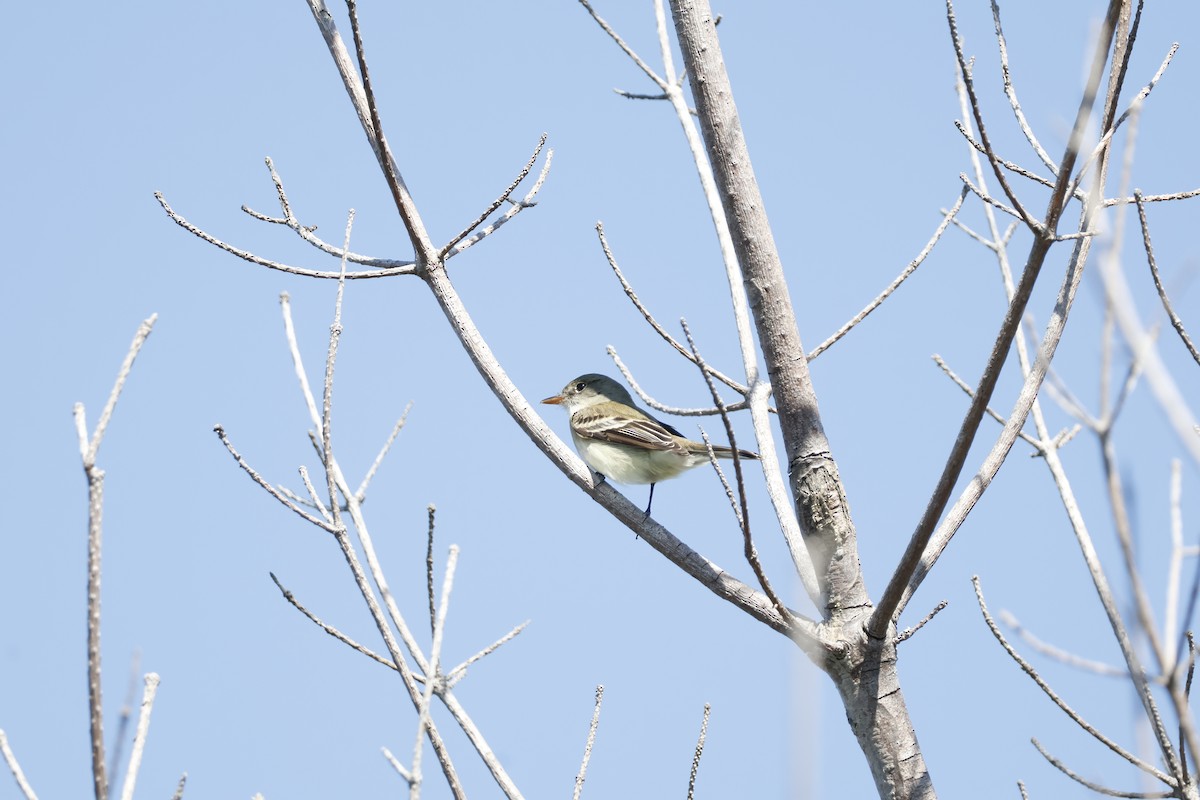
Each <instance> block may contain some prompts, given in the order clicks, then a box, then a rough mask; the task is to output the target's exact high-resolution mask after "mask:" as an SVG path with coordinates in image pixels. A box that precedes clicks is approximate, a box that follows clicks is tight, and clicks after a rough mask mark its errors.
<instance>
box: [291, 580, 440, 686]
mask: <svg viewBox="0 0 1200 800" xmlns="http://www.w3.org/2000/svg"><path fill="white" fill-rule="evenodd" d="M270 575H271V580H272V581H274V582H275V586H277V587H278V588H279V591H280V592H282V593H283V599H284V600H287V601H288V602H289V603H291V604H292V606H294V607H295V609H296V610H297V611H299V612H300V613H301V614H303V615H304V616H306V617H308V618H309V620H311V621H312V622H313V623H314V624H315V625H316V626H317V627H318V628H320V629H321V630H323V631H325V632H326V633H328V634H329V635H330V636H332V637H333V638H335V639H337V640H338V641H339V642H341V643H342V644H345V645H348V646H349V647H350V648H351V649H354V650H357V651H358V652H360V653H362V654H363V655H364V656H366V657H367V658H370V659H372V660H374V661H378V662H379V663H380V664H383V665H384V666H385V667H387V668H389V669H396V664H395V662H393V661H390V660H388V659H387V658H384V657H383V656H381V655H379V654H378V653H376V652H375V651H374V650H372V649H370V648H369V647H367V646H365V645H361V644H359V643H358V642H356V641H354V640H353V639H351V638H350V637H349V636H347V635H346V634H344V633H342V632H341V631H339V630H338V629H337V628H335V627H333V626H332V625H327V624H325V623H324V622H322V621H321V620H320V619H319V618H318V617H317V615H316V614H313V613H312V612H311V611H309V610H308V609H307V608H305V607H304V605H303V604H302V603H301V602H300V601H299V600H297V599H296V595H294V594H292V592H291V590H290V589H287V588H285V587H284V585H283V584H282V583H280V582H279V578H276V577H275V573H274V572H272V573H270ZM418 680H420V679H419V678H418Z"/></svg>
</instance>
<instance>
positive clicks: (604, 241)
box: [581, 0, 750, 395]
mask: <svg viewBox="0 0 1200 800" xmlns="http://www.w3.org/2000/svg"><path fill="white" fill-rule="evenodd" d="M581 2H582V0H581ZM596 235H597V236H599V237H600V249H602V250H603V251H604V258H605V259H607V260H608V266H609V267H611V268H612V271H613V274H614V275H615V276H616V277H617V281H618V282H620V284H621V288H622V289H623V290H624V291H625V295H626V296H627V297H628V298H629V300H630V302H632V303H633V305H634V307H635V308H636V309H637V310H638V311H640V312H641V314H642V316H643V317H644V318H645V320H646V322H647V323H649V324H650V327H651V328H653V329H654V332H655V333H657V334H658V335H659V336H661V337H662V338H663V341H665V342H666V343H667V344H669V345H671V347H673V348H675V350H676V352H678V353H679V354H680V355H682V356H683V357H684V358H686V359H687V360H689V361H691V362H692V363H693V364H695V363H696V359H695V357H693V355H692V354H691V352H690V351H689V350H688V349H687V348H686V347H684V346H683V343H682V342H680V341H679V340H678V339H676V338H675V337H674V336H672V335H671V334H670V333H668V332H667V329H666V328H664V327H663V326H662V325H660V324H659V323H658V320H656V319H655V318H654V315H653V314H651V313H650V309H648V308H646V306H645V305H643V304H642V301H641V300H640V299H638V296H637V292H635V291H634V290H633V286H632V285H630V283H629V281H627V280H626V279H625V275H624V273H622V272H621V268H620V266H618V265H617V258H616V256H614V255H613V252H612V248H610V247H609V246H608V237H606V236H605V235H604V223H603V222H597V223H596ZM706 369H707V370H708V371H709V372H711V373H712V376H713V377H714V378H716V379H717V380H719V381H720V382H721V383H723V384H725V385H726V386H728V387H729V388H731V389H733V390H734V391H736V392H737V393H738V394H742V395H745V394H746V393H747V392H748V391H750V390H749V389H748V388H747V387H746V386H745V385H744V384H741V383H738V382H737V381H735V380H734V379H733V378H730V377H729V376H728V375H726V374H725V373H723V372H721V371H719V370H716V369H713V368H712V367H706Z"/></svg>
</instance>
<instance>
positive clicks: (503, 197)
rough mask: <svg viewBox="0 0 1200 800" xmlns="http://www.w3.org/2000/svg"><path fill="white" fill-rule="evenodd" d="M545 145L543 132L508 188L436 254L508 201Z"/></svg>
mask: <svg viewBox="0 0 1200 800" xmlns="http://www.w3.org/2000/svg"><path fill="white" fill-rule="evenodd" d="M545 146H546V134H544V133H543V134H542V137H541V138H540V139H539V140H538V143H537V147H535V148H533V155H531V156H530V157H529V161H527V162H526V163H525V167H524V168H523V169H522V170H521V171H520V172H519V173H518V174H517V177H516V178H515V179H514V180H513V182H512V183H510V184H509V185H508V188H507V189H505V190H504V192H503V193H502V194H501V195H500V196H499V197H497V198H496V199H495V200H493V201H492V204H491V205H489V206H488V207H487V209H486V210H484V212H483V213H482V214H480V215H479V216H478V217H476V218H475V221H474V222H472V223H471V224H470V225H468V226H467V227H465V228H463V229H462V230H461V231H459V233H458V234H457V235H456V236H454V238H452V239H451V240H450V241H448V242H446V244H444V245H443V246H442V249H441V250H440V251H438V256H439V257H440V258H443V259H444V258H446V254H447V253H449V252H450V250H451V249H453V248H454V245H456V244H458V243H459V242H461V241H462V240H463V239H465V238H466V237H467V236H469V235H470V234H471V231H473V230H475V229H476V228H478V227H479V226H480V225H482V224H483V223H484V221H485V220H486V219H487V218H488V217H490V216H491V215H492V212H493V211H495V210H496V209H497V208H499V207H500V206H502V205H503V204H504V203H505V202H507V201H508V198H509V197H511V196H512V193H513V192H515V191H516V190H517V187H518V186H520V185H521V181H523V180H525V178H526V177H528V176H529V172H530V170H532V169H533V165H534V164H536V163H537V159H538V156H539V155H541V152H542V148H543V147H545Z"/></svg>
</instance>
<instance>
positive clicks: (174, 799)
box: [171, 772, 187, 800]
mask: <svg viewBox="0 0 1200 800" xmlns="http://www.w3.org/2000/svg"><path fill="white" fill-rule="evenodd" d="M185 786H187V773H186V772H185V773H183V774H182V775H180V776H179V783H177V784H175V793H174V794H173V795H171V800H183V789H184V787H185Z"/></svg>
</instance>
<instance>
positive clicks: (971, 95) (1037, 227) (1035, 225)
mask: <svg viewBox="0 0 1200 800" xmlns="http://www.w3.org/2000/svg"><path fill="white" fill-rule="evenodd" d="M946 20H947V21H948V22H949V24H950V39H951V41H952V42H953V43H954V54H955V56H956V57H957V58H958V69H959V72H960V73H961V74H962V79H963V84H964V86H965V87H966V90H967V98H968V99H969V100H970V104H971V112H972V114H973V115H974V117H975V130H977V131H979V140H980V142H981V143H982V144H983V148H984V154H985V155H986V156H987V159H988V162H989V163H990V164H991V165H992V172H993V173H995V175H996V180H997V181H999V182H1000V188H1001V189H1003V190H1004V196H1005V197H1007V198H1008V200H1009V202H1011V203H1012V204H1013V207H1014V209H1015V211H1016V214H1017V216H1018V217H1020V218H1021V219H1022V220H1024V222H1025V224H1026V225H1028V226H1029V229H1030V230H1031V231H1033V232H1034V234H1035V235H1037V236H1039V237H1040V236H1041V235H1042V234H1043V232H1044V231H1046V230H1047V229H1049V230H1053V226H1045V225H1043V224H1042V223H1041V222H1039V221H1038V220H1036V219H1034V218H1033V216H1032V215H1031V214H1030V213H1029V212H1028V211H1026V210H1025V207H1024V206H1022V205H1021V201H1020V200H1018V199H1017V195H1016V192H1014V191H1013V188H1012V187H1011V186H1009V184H1008V178H1007V177H1005V174H1004V168H1003V167H1002V166H1001V164H1000V161H999V159H998V158H997V157H996V150H995V148H994V147H992V143H991V140H990V139H989V137H988V133H987V126H986V125H984V124H983V108H982V107H981V106H980V105H979V98H978V97H977V96H976V94H975V81H974V79H973V78H972V76H971V67H970V65H969V64H967V56H966V53H965V52H964V51H963V45H962V38H961V37H960V36H959V35H958V20H957V19H956V18H955V16H954V4H953V2H951V0H946Z"/></svg>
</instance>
